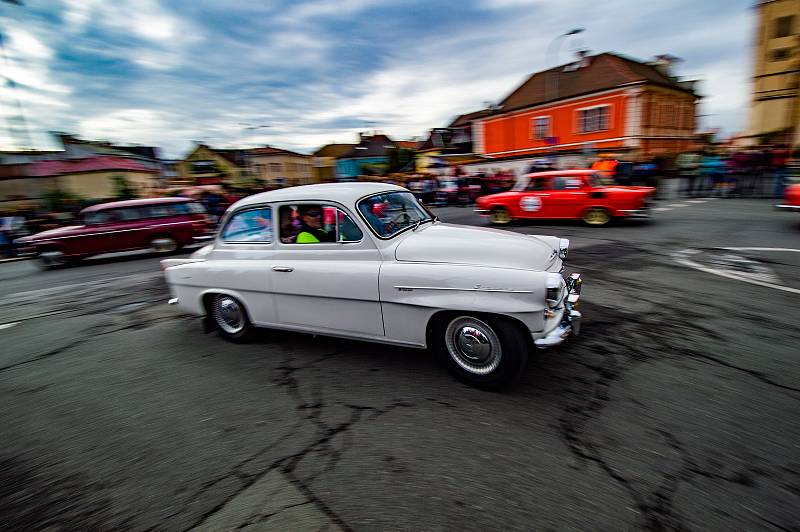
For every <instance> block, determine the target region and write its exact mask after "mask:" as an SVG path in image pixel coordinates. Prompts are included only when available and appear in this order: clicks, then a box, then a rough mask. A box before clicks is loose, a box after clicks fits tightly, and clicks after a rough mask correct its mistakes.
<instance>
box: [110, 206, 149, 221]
mask: <svg viewBox="0 0 800 532" xmlns="http://www.w3.org/2000/svg"><path fill="white" fill-rule="evenodd" d="M111 213H112V216H114V217H115V218H114V219H115V220H117V221H120V222H131V221H133V220H139V219H141V218H142V214H141V213H140V212H139V209H136V208H133V207H128V208H125V209H114V210H112V211H111Z"/></svg>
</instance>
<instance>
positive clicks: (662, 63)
mask: <svg viewBox="0 0 800 532" xmlns="http://www.w3.org/2000/svg"><path fill="white" fill-rule="evenodd" d="M681 61H683V60H682V59H681V58H680V57H675V56H674V55H669V54H661V55H657V56H655V57H654V58H653V59H652V60H650V61H649V62H648V63H647V64H648V65H650V66H651V67H653V68H655V69H656V70H658V71H659V72H661V74H663V75H664V76H666V77H668V78H674V77H675V75H674V74H673V72H672V66H673V65H675V64H677V63H680V62H681Z"/></svg>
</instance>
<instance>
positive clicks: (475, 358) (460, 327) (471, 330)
mask: <svg viewBox="0 0 800 532" xmlns="http://www.w3.org/2000/svg"><path fill="white" fill-rule="evenodd" d="M434 334H435V335H436V338H435V342H436V350H437V351H438V354H439V356H440V359H441V361H442V362H443V363H444V365H445V366H446V367H447V368H448V369H449V370H450V371H451V372H452V373H453V374H454V375H455V376H456V377H457V378H458V379H459V380H461V381H463V382H465V383H467V384H470V385H473V386H477V387H480V388H486V389H500V388H506V387H508V386H510V385H511V384H513V383H514V382H515V381H516V380H517V379H518V378H519V376H520V375H521V374H522V371H523V370H524V369H525V366H526V364H527V361H528V348H529V347H530V346H529V342H527V341H526V340H527V339H526V336H525V331H523V330H522V327H519V326H517V325H516V324H514V323H512V322H511V321H509V320H506V319H503V318H499V317H476V316H470V315H461V316H457V317H455V318H453V319H450V320H445V321H443V322H442V323H441V324H440V326H439V327H438V330H436V331H435V333H434Z"/></svg>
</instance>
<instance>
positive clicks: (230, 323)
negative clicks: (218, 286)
mask: <svg viewBox="0 0 800 532" xmlns="http://www.w3.org/2000/svg"><path fill="white" fill-rule="evenodd" d="M207 310H208V311H209V314H210V316H211V319H212V320H213V322H214V325H215V326H216V328H217V330H218V331H219V334H220V336H222V337H223V338H225V339H227V340H230V341H232V342H245V341H247V340H249V339H250V338H251V337H252V335H253V332H254V327H253V325H252V324H251V323H250V319H249V318H248V317H247V310H245V308H244V305H242V303H241V302H240V301H239V300H238V299H236V298H235V297H233V296H229V295H227V294H216V295H214V296H213V297H212V298H211V300H210V302H209V304H208V309H207Z"/></svg>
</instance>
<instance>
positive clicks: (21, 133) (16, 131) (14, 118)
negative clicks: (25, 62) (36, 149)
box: [0, 0, 32, 149]
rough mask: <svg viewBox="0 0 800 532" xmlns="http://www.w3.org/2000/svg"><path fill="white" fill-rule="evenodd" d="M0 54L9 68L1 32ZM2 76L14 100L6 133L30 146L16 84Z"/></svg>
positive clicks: (9, 1) (21, 144)
mask: <svg viewBox="0 0 800 532" xmlns="http://www.w3.org/2000/svg"><path fill="white" fill-rule="evenodd" d="M3 2H5V3H7V4H14V5H17V6H21V5H23V4H22V1H21V0H3ZM0 55H2V57H3V64H4V65H5V67H6V68H7V69H8V68H10V66H11V62H10V61H9V60H8V56H7V55H6V45H5V38H4V37H3V34H2V33H0ZM3 77H4V78H5V79H6V81H5V86H6V87H7V88H8V89H9V92H10V93H11V98H12V99H13V100H14V111H13V112H12V114H11V115H10V116H9V117H8V118H7V126H8V134H9V136H10V137H11V141H12V142H17V143H18V147H20V148H22V149H26V148H32V146H31V136H30V132H29V131H28V123H27V121H26V120H25V113H24V112H23V111H22V102H20V100H19V97H18V96H17V84H16V82H15V81H14V80H13V79H12V78H11V77H10V76H9V75H8V74H6V75H5V76H3Z"/></svg>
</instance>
